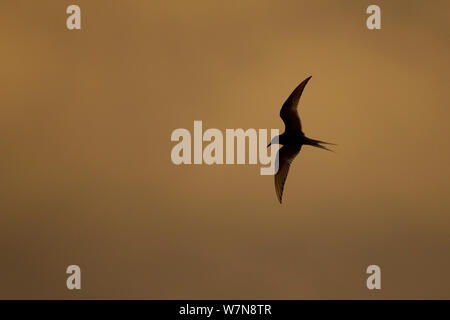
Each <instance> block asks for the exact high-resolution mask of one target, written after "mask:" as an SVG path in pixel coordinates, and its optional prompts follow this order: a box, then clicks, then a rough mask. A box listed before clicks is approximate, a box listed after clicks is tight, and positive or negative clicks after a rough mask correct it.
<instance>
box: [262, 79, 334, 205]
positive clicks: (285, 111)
mask: <svg viewBox="0 0 450 320" xmlns="http://www.w3.org/2000/svg"><path fill="white" fill-rule="evenodd" d="M309 79H311V77H308V78H306V79H305V80H303V82H302V83H300V84H299V85H298V86H297V88H295V90H294V91H293V92H292V93H291V95H290V96H289V98H287V100H286V102H285V103H284V104H283V106H282V107H281V110H280V117H281V119H282V120H283V122H284V127H285V129H284V132H283V133H282V134H281V135H279V136H276V137H275V138H273V139H272V141H271V142H270V143H269V144H268V145H267V147H269V146H271V145H272V144H280V145H282V147H281V148H280V150H279V151H278V154H277V161H276V163H277V165H278V168H276V169H278V170H276V171H275V172H276V174H275V191H276V193H277V198H278V201H279V202H280V203H282V199H283V189H284V184H285V182H286V178H287V175H288V172H289V168H290V166H291V164H292V161H294V159H295V157H296V156H297V155H298V153H299V152H300V149H301V148H302V146H303V145H309V146H313V147H316V148H321V149H325V150H328V151H332V152H334V151H333V150H330V149H328V148H327V147H325V146H324V145H323V144H329V145H335V144H334V143H330V142H325V141H320V140H315V139H311V138H308V137H307V136H305V134H304V133H303V131H302V124H301V121H300V117H299V115H298V110H297V107H298V101H299V100H300V96H301V95H302V92H303V89H304V88H305V86H306V84H307V83H308V81H309Z"/></svg>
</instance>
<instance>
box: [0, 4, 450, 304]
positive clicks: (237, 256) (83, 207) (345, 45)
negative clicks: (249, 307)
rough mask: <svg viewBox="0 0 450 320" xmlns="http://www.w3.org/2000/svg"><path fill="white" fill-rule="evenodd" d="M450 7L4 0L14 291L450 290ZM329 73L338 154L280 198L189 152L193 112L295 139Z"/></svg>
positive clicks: (293, 179)
mask: <svg viewBox="0 0 450 320" xmlns="http://www.w3.org/2000/svg"><path fill="white" fill-rule="evenodd" d="M71 4H77V5H79V6H80V8H81V20H82V21H81V25H82V30H80V31H76V30H74V31H69V30H67V28H66V18H67V16H68V15H67V14H66V8H67V6H69V5H71ZM370 4H377V5H379V6H380V7H381V24H382V29H381V30H374V31H371V30H368V29H367V28H366V19H367V17H368V15H367V14H366V8H367V7H368V6H369V5H370ZM449 9H450V4H449V2H448V1H445V0H442V1H433V2H426V1H419V0H414V1H395V2H393V1H376V0H375V1H359V0H354V1H338V0H333V1H323V0H321V1H314V2H311V1H298V0H295V1H294V0H292V1H265V0H254V1H248V0H244V1H242V0H241V1H207V0H201V1H199V0H193V1H170V2H167V1H144V0H134V1H113V0H108V1H107V0H96V1H75V0H74V1H69V0H64V1H50V0H47V1H44V0H42V1H21V0H14V1H13V0H2V1H1V3H0V38H1V39H2V41H1V43H2V45H1V48H2V50H1V51H0V57H1V60H0V61H1V69H2V72H1V76H0V152H1V157H0V283H1V285H0V298H3V299H10V298H22V299H37V298H41V299H48V298H62V299H70V298H93V299H101V298H103V299H110V298H114V299H116V298H122V299H131V298H135V299H230V298H234V299H319V298H321V299H344V298H353V299H363V298H364V299H365V298H370V299H372V298H374V299H378V298H384V299H400V298H402V299H407V298H426V299H428V298H450V274H449V272H448V271H449V269H450V232H449V231H450V199H449V189H450V188H449V187H450V170H449V162H450V149H449V147H450V143H449V138H450V130H449V127H448V121H449V117H450V110H449V101H450V97H449V90H448V89H449V73H450V67H449V66H450V65H449V49H450V42H449V41H448V39H449V38H450V37H449V36H450V28H449V27H450V22H449V21H450V20H449V17H448V15H449ZM309 75H312V76H313V78H312V80H311V81H310V82H309V84H308V86H307V87H306V89H305V91H304V93H303V96H302V99H301V101H300V112H301V116H302V121H303V128H304V132H305V133H306V134H307V135H308V136H310V137H312V138H316V139H320V140H325V141H331V142H335V143H337V144H338V146H337V147H336V148H335V150H336V151H337V153H336V154H333V153H331V152H325V151H322V150H319V149H314V148H311V147H304V148H303V149H302V151H301V153H300V155H299V157H297V159H296V160H295V163H294V165H293V167H292V168H291V171H290V174H289V178H288V180H287V183H286V189H285V193H284V199H283V200H284V201H283V202H284V203H283V204H282V205H280V204H279V203H278V201H277V199H276V195H275V190H274V185H273V177H270V176H261V175H260V174H259V166H257V165H212V166H208V165H200V166H198V165H197V166H195V165H190V166H189V165H181V166H176V165H174V164H173V163H172V162H171V159H170V152H171V149H172V147H173V146H174V145H175V143H174V142H171V141H170V135H171V132H172V131H173V130H174V129H176V128H187V129H189V130H191V131H192V130H193V121H194V120H202V121H203V128H204V130H205V129H207V128H218V129H220V130H225V129H226V128H244V129H247V128H257V129H258V128H280V129H283V123H282V121H281V119H280V118H279V116H278V114H279V110H280V108H281V105H282V103H283V102H284V100H285V99H286V98H287V96H288V95H289V94H290V93H291V91H292V90H293V89H294V88H295V86H296V85H298V84H299V83H300V81H302V80H303V79H304V78H306V77H307V76H309ZM71 264H76V265H79V266H80V267H81V270H82V271H81V272H82V289H81V290H79V291H69V290H68V289H67V288H66V278H67V277H68V275H67V274H66V273H65V271H66V268H67V266H68V265H71ZM371 264H376V265H379V266H380V267H381V272H382V275H381V286H382V289H381V290H380V291H377V290H373V291H369V290H368V289H367V288H366V279H367V277H368V275H367V274H366V273H365V271H366V268H367V266H369V265H371Z"/></svg>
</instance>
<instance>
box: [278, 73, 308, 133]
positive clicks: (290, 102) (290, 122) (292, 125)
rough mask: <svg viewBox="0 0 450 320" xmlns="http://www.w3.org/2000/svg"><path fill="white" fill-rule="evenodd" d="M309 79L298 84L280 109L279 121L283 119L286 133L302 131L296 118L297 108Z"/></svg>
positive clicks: (298, 119) (297, 117)
mask: <svg viewBox="0 0 450 320" xmlns="http://www.w3.org/2000/svg"><path fill="white" fill-rule="evenodd" d="M309 79H311V77H308V78H306V79H305V80H303V82H302V83H300V84H299V85H298V86H297V88H295V90H294V91H292V93H291V95H290V96H289V98H287V100H286V101H285V103H284V104H283V106H282V107H281V110H280V117H281V119H283V122H284V126H285V128H286V131H298V130H300V131H302V124H301V122H300V117H299V116H298V111H297V106H298V101H299V100H300V97H301V95H302V92H303V89H304V88H305V86H306V84H307V83H308V81H309Z"/></svg>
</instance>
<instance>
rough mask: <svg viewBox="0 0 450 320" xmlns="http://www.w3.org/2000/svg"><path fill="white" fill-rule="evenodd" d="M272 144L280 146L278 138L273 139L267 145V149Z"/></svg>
mask: <svg viewBox="0 0 450 320" xmlns="http://www.w3.org/2000/svg"><path fill="white" fill-rule="evenodd" d="M272 144H280V136H276V137H273V138H272V140H271V141H270V143H269V144H268V145H267V148H268V147H270V146H271V145H272Z"/></svg>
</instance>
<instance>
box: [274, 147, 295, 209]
mask: <svg viewBox="0 0 450 320" xmlns="http://www.w3.org/2000/svg"><path fill="white" fill-rule="evenodd" d="M300 149H301V145H300V146H283V147H281V148H280V150H279V151H278V154H277V160H278V161H277V163H278V171H277V173H276V174H275V191H276V193H277V197H278V201H280V203H281V201H282V198H283V189H284V183H285V182H286V178H287V175H288V172H289V168H290V166H291V163H292V161H294V159H295V157H296V156H297V154H298V153H299V152H300Z"/></svg>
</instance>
